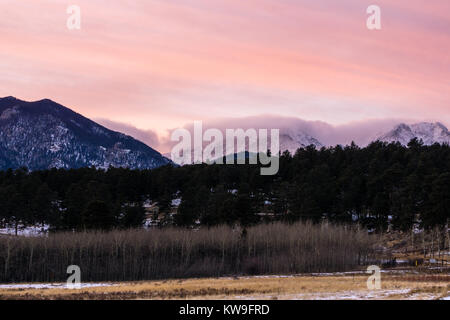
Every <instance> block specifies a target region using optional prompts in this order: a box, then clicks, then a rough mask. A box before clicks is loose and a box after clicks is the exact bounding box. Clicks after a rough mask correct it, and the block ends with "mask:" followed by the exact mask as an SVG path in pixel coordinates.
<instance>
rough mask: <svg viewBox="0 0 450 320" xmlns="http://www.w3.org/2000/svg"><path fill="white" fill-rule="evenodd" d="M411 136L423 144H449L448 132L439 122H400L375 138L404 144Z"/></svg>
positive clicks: (449, 133) (449, 135)
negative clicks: (408, 123)
mask: <svg viewBox="0 0 450 320" xmlns="http://www.w3.org/2000/svg"><path fill="white" fill-rule="evenodd" d="M413 138H417V139H419V140H422V141H423V143H424V144H425V145H432V144H434V143H440V144H444V143H446V144H450V132H449V131H448V129H447V128H446V127H445V126H444V125H443V124H442V123H439V122H435V123H430V122H420V123H416V124H411V125H407V124H404V123H401V124H399V125H397V126H396V127H395V128H394V129H392V130H391V131H389V132H387V133H385V134H381V135H379V136H378V138H376V139H375V140H379V141H385V142H388V143H390V142H397V141H398V142H400V143H401V144H402V145H405V146H406V145H407V144H408V143H409V142H410V141H411V139H413Z"/></svg>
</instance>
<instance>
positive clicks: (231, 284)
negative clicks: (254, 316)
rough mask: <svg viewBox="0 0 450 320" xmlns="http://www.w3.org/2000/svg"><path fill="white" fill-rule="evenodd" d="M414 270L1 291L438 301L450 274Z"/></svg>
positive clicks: (15, 295) (41, 295)
mask: <svg viewBox="0 0 450 320" xmlns="http://www.w3.org/2000/svg"><path fill="white" fill-rule="evenodd" d="M434 276H436V278H430V275H427V276H426V277H420V276H418V275H417V274H414V273H413V272H412V271H405V273H404V274H401V275H398V274H396V273H392V274H391V273H387V274H385V273H383V274H382V279H381V281H382V288H381V290H368V289H367V285H366V281H367V277H368V275H367V274H365V273H354V274H345V275H327V276H311V275H297V276H285V277H279V276H261V277H234V278H206V279H188V280H166V281H150V282H128V283H117V284H116V285H115V286H109V287H94V288H86V289H79V290H69V289H0V299H71V300H73V299H77V300H79V299H81V300H84V299H89V300H93V299H100V300H111V299H112V300H121V299H439V298H442V297H447V296H448V295H449V290H450V275H449V274H448V273H447V274H446V275H443V274H442V273H439V274H435V275H434Z"/></svg>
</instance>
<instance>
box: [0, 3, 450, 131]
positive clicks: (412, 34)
mask: <svg viewBox="0 0 450 320" xmlns="http://www.w3.org/2000/svg"><path fill="white" fill-rule="evenodd" d="M70 4H76V5H79V6H80V7H81V30H79V31H78V30H72V31H71V30H68V29H67V28H66V20H67V17H68V14H67V13H66V8H67V6H68V5H70ZM371 4H377V5H379V6H380V7H381V18H382V30H380V31H369V30H368V29H367V28H366V19H367V14H366V8H367V7H368V6H369V5H371ZM449 13H450V1H448V0H433V1H426V0H395V1H393V0H377V1H376V2H372V1H371V0H367V1H366V0H339V1H336V0H314V1H311V0H245V1H243V0H184V1H183V0H160V1H155V0H134V1H131V0H120V1H119V0H72V1H70V2H69V1H62V0H53V1H52V0H39V1H30V0H0V70H1V71H0V97H2V96H9V95H12V96H15V97H17V98H20V99H23V100H38V99H42V98H50V99H52V100H55V101H57V102H59V103H61V104H63V105H65V106H67V107H69V108H72V109H73V110H75V111H77V112H79V113H81V114H83V115H85V116H87V117H89V118H93V119H96V118H102V119H108V120H111V121H116V122H122V123H126V124H129V125H132V126H135V127H137V128H140V129H146V130H148V129H150V130H154V131H156V132H158V133H159V134H162V133H164V132H165V130H167V129H169V128H176V127H180V126H183V125H184V124H186V123H187V122H191V121H193V120H204V121H208V120H211V119H214V118H229V117H247V116H257V115H261V114H273V115H278V116H285V117H298V118H302V119H306V120H322V121H326V122H329V123H331V124H335V125H338V124H343V123H347V122H353V121H361V120H365V119H374V118H378V119H384V118H412V119H417V120H439V121H441V122H443V123H445V124H447V125H448V124H450V112H449V111H450V95H449V92H450V90H449V89H450V88H449V87H450V60H449V52H450V15H449Z"/></svg>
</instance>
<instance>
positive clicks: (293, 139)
mask: <svg viewBox="0 0 450 320" xmlns="http://www.w3.org/2000/svg"><path fill="white" fill-rule="evenodd" d="M309 145H314V146H316V147H317V148H318V149H320V148H321V147H323V145H322V144H321V143H320V142H319V141H318V140H317V139H315V138H313V137H311V136H310V135H308V134H307V133H305V132H304V131H301V130H294V129H281V130H280V151H281V152H282V153H283V151H285V150H288V151H289V152H290V153H291V154H294V153H295V151H296V150H297V149H298V148H304V147H307V146H309Z"/></svg>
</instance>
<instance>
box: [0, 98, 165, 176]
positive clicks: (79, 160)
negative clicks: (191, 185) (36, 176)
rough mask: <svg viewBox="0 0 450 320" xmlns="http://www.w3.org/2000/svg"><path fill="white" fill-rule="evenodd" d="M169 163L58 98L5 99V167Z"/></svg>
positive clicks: (0, 144) (1, 131) (0, 145)
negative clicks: (57, 101)
mask: <svg viewBox="0 0 450 320" xmlns="http://www.w3.org/2000/svg"><path fill="white" fill-rule="evenodd" d="M168 163H171V161H170V160H169V159H167V158H165V157H164V156H162V155H161V154H160V153H159V152H157V151H155V150H154V149H152V148H150V147H149V146H147V145H146V144H144V143H142V142H140V141H138V140H136V139H134V138H132V137H130V136H127V135H125V134H122V133H120V132H115V131H112V130H109V129H107V128H105V127H103V126H101V125H99V124H97V123H96V122H94V121H92V120H89V119H88V118H86V117H83V116H82V115H80V114H78V113H76V112H74V111H72V110H70V109H69V108H66V107H64V106H62V105H60V104H58V103H56V102H54V101H52V100H49V99H44V100H39V101H35V102H26V101H22V100H19V99H16V98H14V97H6V98H0V169H8V168H18V167H27V168H29V169H31V170H39V169H48V168H80V167H86V166H95V167H97V168H108V167H109V166H113V167H127V168H139V169H152V168H156V167H159V166H162V165H165V164H168Z"/></svg>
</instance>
